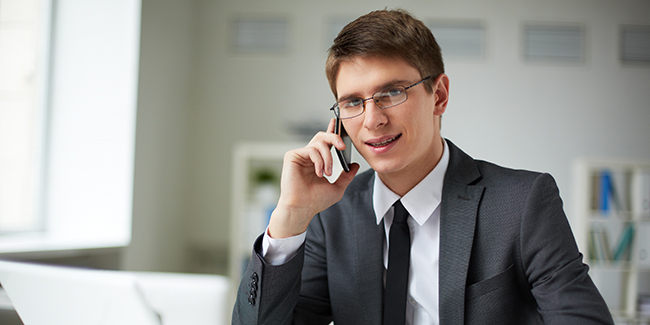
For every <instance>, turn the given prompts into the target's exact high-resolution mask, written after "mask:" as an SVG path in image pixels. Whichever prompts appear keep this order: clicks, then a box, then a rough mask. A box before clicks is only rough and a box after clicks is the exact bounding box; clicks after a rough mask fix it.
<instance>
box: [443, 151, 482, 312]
mask: <svg viewBox="0 0 650 325" xmlns="http://www.w3.org/2000/svg"><path fill="white" fill-rule="evenodd" d="M448 144H449V149H450V161H449V167H448V168H447V173H446V175H445V181H444V185H443V190H442V203H441V210H440V270H439V272H440V273H439V274H440V277H439V280H438V281H439V301H440V310H439V313H440V315H439V316H440V324H462V323H463V322H464V314H465V287H466V281H467V271H468V266H469V259H470V254H471V251H472V242H473V239H474V229H475V225H476V216H477V212H478V205H479V202H480V200H481V197H482V195H483V190H484V187H483V186H481V185H471V184H473V183H474V182H475V181H477V180H478V179H480V172H479V170H478V168H477V167H476V164H475V163H474V160H473V159H472V158H471V157H469V156H468V155H467V154H465V153H464V152H462V151H461V150H460V149H458V148H457V147H456V146H454V145H453V143H451V141H448Z"/></svg>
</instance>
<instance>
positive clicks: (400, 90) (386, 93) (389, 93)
mask: <svg viewBox="0 0 650 325" xmlns="http://www.w3.org/2000/svg"><path fill="white" fill-rule="evenodd" d="M402 93H404V88H402V87H399V88H393V89H389V90H387V91H384V92H383V94H382V95H383V96H388V97H396V96H400V95H402Z"/></svg>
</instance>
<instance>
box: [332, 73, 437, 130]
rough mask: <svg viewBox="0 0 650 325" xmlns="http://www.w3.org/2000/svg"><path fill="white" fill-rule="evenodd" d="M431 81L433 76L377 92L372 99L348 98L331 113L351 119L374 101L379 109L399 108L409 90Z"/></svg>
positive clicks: (340, 102) (337, 103)
mask: <svg viewBox="0 0 650 325" xmlns="http://www.w3.org/2000/svg"><path fill="white" fill-rule="evenodd" d="M429 79H431V76H428V77H426V78H424V79H422V80H420V81H418V82H416V83H414V84H412V85H410V86H407V87H404V86H395V87H391V88H387V89H384V90H382V91H378V92H376V93H375V94H374V95H372V97H370V98H366V99H362V98H348V99H344V100H342V101H339V102H336V103H335V104H334V106H332V108H330V111H333V112H334V115H336V116H337V117H338V118H340V119H349V118H353V117H357V116H359V115H361V114H363V112H365V111H366V102H367V101H369V100H371V99H372V100H373V101H374V102H375V104H376V105H377V107H379V108H382V109H383V108H389V107H393V106H397V105H399V104H401V103H403V102H405V101H406V100H407V99H408V95H407V94H406V90H407V89H411V88H413V87H415V86H417V85H419V84H421V83H423V82H425V81H427V80H429Z"/></svg>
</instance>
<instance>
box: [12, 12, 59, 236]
mask: <svg viewBox="0 0 650 325" xmlns="http://www.w3.org/2000/svg"><path fill="white" fill-rule="evenodd" d="M46 10H47V3H46V1H45V0H0V233H7V232H16V231H28V230H36V229H38V228H40V222H39V217H38V216H39V201H40V200H39V198H40V195H39V190H40V186H39V184H40V179H41V177H40V176H41V173H40V170H41V164H40V162H41V161H42V160H41V159H40V157H41V148H42V141H41V140H42V133H41V130H42V125H43V119H42V117H43V116H44V114H43V112H44V110H43V108H44V105H43V98H44V87H43V84H44V82H43V81H44V79H45V72H46V69H47V65H46V62H47V61H46V57H47V46H46V44H47V40H48V37H47V35H48V30H49V26H48V23H47V19H46V17H47V15H46V14H44V12H45V11H46Z"/></svg>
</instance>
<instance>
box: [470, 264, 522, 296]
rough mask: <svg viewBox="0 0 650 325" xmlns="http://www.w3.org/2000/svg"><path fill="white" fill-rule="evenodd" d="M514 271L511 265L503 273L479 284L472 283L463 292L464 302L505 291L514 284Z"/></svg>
mask: <svg viewBox="0 0 650 325" xmlns="http://www.w3.org/2000/svg"><path fill="white" fill-rule="evenodd" d="M514 272H515V269H514V266H513V265H512V264H511V265H510V266H508V268H506V269H505V271H503V272H501V273H499V274H497V275H495V276H493V277H491V278H489V279H486V280H483V281H480V282H477V283H474V284H472V285H470V286H469V287H467V291H466V292H465V295H466V301H469V300H472V299H475V298H477V297H480V296H483V295H486V294H488V293H490V292H493V291H497V290H506V289H508V288H509V287H511V286H513V285H514V283H515V281H516V280H515V275H514Z"/></svg>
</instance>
